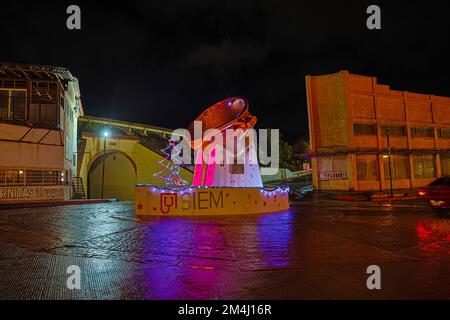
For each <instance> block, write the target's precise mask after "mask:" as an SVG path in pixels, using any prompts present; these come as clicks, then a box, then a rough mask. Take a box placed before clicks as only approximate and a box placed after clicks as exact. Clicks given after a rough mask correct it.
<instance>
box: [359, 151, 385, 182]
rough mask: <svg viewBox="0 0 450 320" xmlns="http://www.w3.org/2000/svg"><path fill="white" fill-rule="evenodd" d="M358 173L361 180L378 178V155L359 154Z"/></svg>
mask: <svg viewBox="0 0 450 320" xmlns="http://www.w3.org/2000/svg"><path fill="white" fill-rule="evenodd" d="M356 174H357V177H358V180H359V181H376V180H378V179H379V176H378V157H377V156H376V155H357V156H356Z"/></svg>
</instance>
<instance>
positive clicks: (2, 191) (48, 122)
mask: <svg viewBox="0 0 450 320" xmlns="http://www.w3.org/2000/svg"><path fill="white" fill-rule="evenodd" d="M82 114H83V109H82V105H81V100H80V90H79V86H78V80H77V79H76V78H75V77H74V76H73V75H72V74H71V73H70V72H69V70H67V69H65V68H59V67H51V66H37V65H19V64H10V63H0V202H14V201H30V200H48V199H58V200H62V199H69V198H71V193H72V189H71V180H72V177H73V176H74V175H76V172H77V168H76V167H77V118H78V117H79V116H80V115H82Z"/></svg>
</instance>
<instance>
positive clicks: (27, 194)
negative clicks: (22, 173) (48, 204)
mask: <svg viewBox="0 0 450 320" xmlns="http://www.w3.org/2000/svg"><path fill="white" fill-rule="evenodd" d="M27 200H64V187H63V186H29V187H0V202H8V201H27Z"/></svg>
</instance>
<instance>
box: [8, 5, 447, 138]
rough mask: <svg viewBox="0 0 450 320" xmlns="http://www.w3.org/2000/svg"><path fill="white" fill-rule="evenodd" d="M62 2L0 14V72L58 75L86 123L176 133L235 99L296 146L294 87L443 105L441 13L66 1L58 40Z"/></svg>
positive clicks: (299, 104)
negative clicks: (338, 83)
mask: <svg viewBox="0 0 450 320" xmlns="http://www.w3.org/2000/svg"><path fill="white" fill-rule="evenodd" d="M69 4H72V3H71V2H69V1H58V2H55V1H45V0H42V1H39V2H22V1H21V2H7V3H4V4H2V7H1V11H0V49H1V50H0V60H2V61H14V62H23V63H37V64H51V65H61V66H66V67H68V68H70V69H71V71H72V72H73V73H74V74H75V75H76V76H78V77H79V79H80V84H81V90H82V99H83V102H84V106H85V109H86V112H87V113H88V114H91V115H98V116H105V117H113V118H118V119H123V120H128V121H138V122H147V123H149V124H154V125H159V126H166V127H172V128H175V127H180V126H186V125H187V124H188V123H189V122H190V121H191V120H192V119H193V118H194V117H195V116H196V115H197V114H199V113H200V112H201V111H202V109H203V108H205V107H207V106H209V105H211V104H213V103H215V102H217V101H219V100H221V99H223V98H226V97H227V96H232V95H241V96H245V97H246V98H247V99H248V100H249V101H250V103H251V108H252V111H253V112H254V113H255V114H256V115H257V116H258V118H259V121H258V125H259V126H262V127H272V128H280V129H281V130H282V131H283V132H284V133H285V135H286V136H287V137H288V138H289V139H291V140H293V139H295V137H297V136H301V135H304V134H307V132H308V130H307V121H306V120H307V113H306V97H305V84H304V77H305V75H307V74H324V73H331V72H336V71H338V70H342V69H347V70H350V71H351V72H354V73H360V74H367V75H371V76H378V77H379V79H380V81H381V82H383V83H387V84H390V85H391V86H392V87H393V88H396V89H403V90H410V91H418V92H425V93H432V94H438V95H446V96H450V91H449V88H450V83H449V82H450V80H449V79H448V74H449V73H450V62H449V59H448V52H449V43H448V41H447V38H448V32H449V31H450V30H449V29H450V25H449V24H448V22H447V20H448V19H447V17H446V14H447V12H448V11H447V10H446V8H445V7H443V6H442V4H438V3H431V2H423V1H420V2H415V1H408V2H406V1H395V2H394V1H391V2H386V3H379V5H380V6H381V9H382V30H377V31H369V30H368V29H367V28H366V27H365V22H366V18H367V14H366V13H365V11H366V8H367V6H368V5H369V4H372V3H371V2H369V1H364V0H363V1H345V2H341V1H334V2H332V1H322V0H315V1H308V2H305V1H268V0H262V1H252V0H245V1H242V0H240V1H234V0H231V1H214V2H211V1H204V0H190V1H167V0H157V1H156V0H151V1H137V0H129V1H126V2H117V3H116V2H99V1H95V2H93V1H89V2H84V1H78V4H79V5H80V7H81V10H82V30H81V31H69V30H67V29H66V28H65V19H66V17H67V15H66V14H65V9H66V7H67V6H68V5H69Z"/></svg>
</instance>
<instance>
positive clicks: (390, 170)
mask: <svg viewBox="0 0 450 320" xmlns="http://www.w3.org/2000/svg"><path fill="white" fill-rule="evenodd" d="M389 135H390V131H389V127H386V139H387V147H388V162H389V181H390V186H391V198H392V197H394V188H393V187H392V166H391V143H390V139H389Z"/></svg>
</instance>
